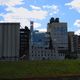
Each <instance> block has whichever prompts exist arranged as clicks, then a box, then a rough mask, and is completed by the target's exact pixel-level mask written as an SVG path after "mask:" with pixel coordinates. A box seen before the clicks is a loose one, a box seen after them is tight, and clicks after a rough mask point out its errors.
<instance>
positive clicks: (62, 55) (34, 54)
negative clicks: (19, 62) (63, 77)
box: [31, 54, 64, 56]
mask: <svg viewBox="0 0 80 80" xmlns="http://www.w3.org/2000/svg"><path fill="white" fill-rule="evenodd" d="M31 56H56V55H55V54H41V55H40V54H32V55H31ZM59 56H64V54H59Z"/></svg>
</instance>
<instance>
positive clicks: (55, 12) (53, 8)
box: [43, 5, 59, 15]
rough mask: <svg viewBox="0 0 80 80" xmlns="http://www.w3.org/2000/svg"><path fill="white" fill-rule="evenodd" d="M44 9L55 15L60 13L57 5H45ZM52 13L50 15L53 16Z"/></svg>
mask: <svg viewBox="0 0 80 80" xmlns="http://www.w3.org/2000/svg"><path fill="white" fill-rule="evenodd" d="M43 8H44V9H49V11H50V12H52V13H53V14H57V13H58V12H59V7H58V6H57V5H44V6H43ZM52 13H51V14H50V15H52Z"/></svg>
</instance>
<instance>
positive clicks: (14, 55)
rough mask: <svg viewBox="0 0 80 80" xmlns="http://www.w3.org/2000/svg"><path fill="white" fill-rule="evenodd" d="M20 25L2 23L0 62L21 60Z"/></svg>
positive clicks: (0, 31) (0, 28)
mask: <svg viewBox="0 0 80 80" xmlns="http://www.w3.org/2000/svg"><path fill="white" fill-rule="evenodd" d="M19 28H20V23H0V60H18V59H19V39H20V38H19V36H20V32H19Z"/></svg>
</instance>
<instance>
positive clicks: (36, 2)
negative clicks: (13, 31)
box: [0, 0, 80, 34]
mask: <svg viewBox="0 0 80 80" xmlns="http://www.w3.org/2000/svg"><path fill="white" fill-rule="evenodd" d="M51 17H54V18H56V17H59V18H60V22H67V23H68V31H74V32H75V33H76V34H79V33H80V0H0V21H1V22H3V21H4V22H7V21H8V22H20V23H21V27H24V26H28V27H29V26H30V24H29V22H30V20H33V21H34V28H35V29H38V30H40V31H46V29H47V23H48V22H49V20H50V18H51Z"/></svg>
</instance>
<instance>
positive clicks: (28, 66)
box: [0, 60, 80, 78]
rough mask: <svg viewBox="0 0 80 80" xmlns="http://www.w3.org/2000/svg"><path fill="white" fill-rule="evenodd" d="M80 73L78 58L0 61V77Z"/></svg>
mask: <svg viewBox="0 0 80 80" xmlns="http://www.w3.org/2000/svg"><path fill="white" fill-rule="evenodd" d="M63 74H65V75H67V74H80V60H59V61H29V62H28V61H17V62H4V61H0V78H23V77H44V76H57V75H59V76H60V75H63Z"/></svg>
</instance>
